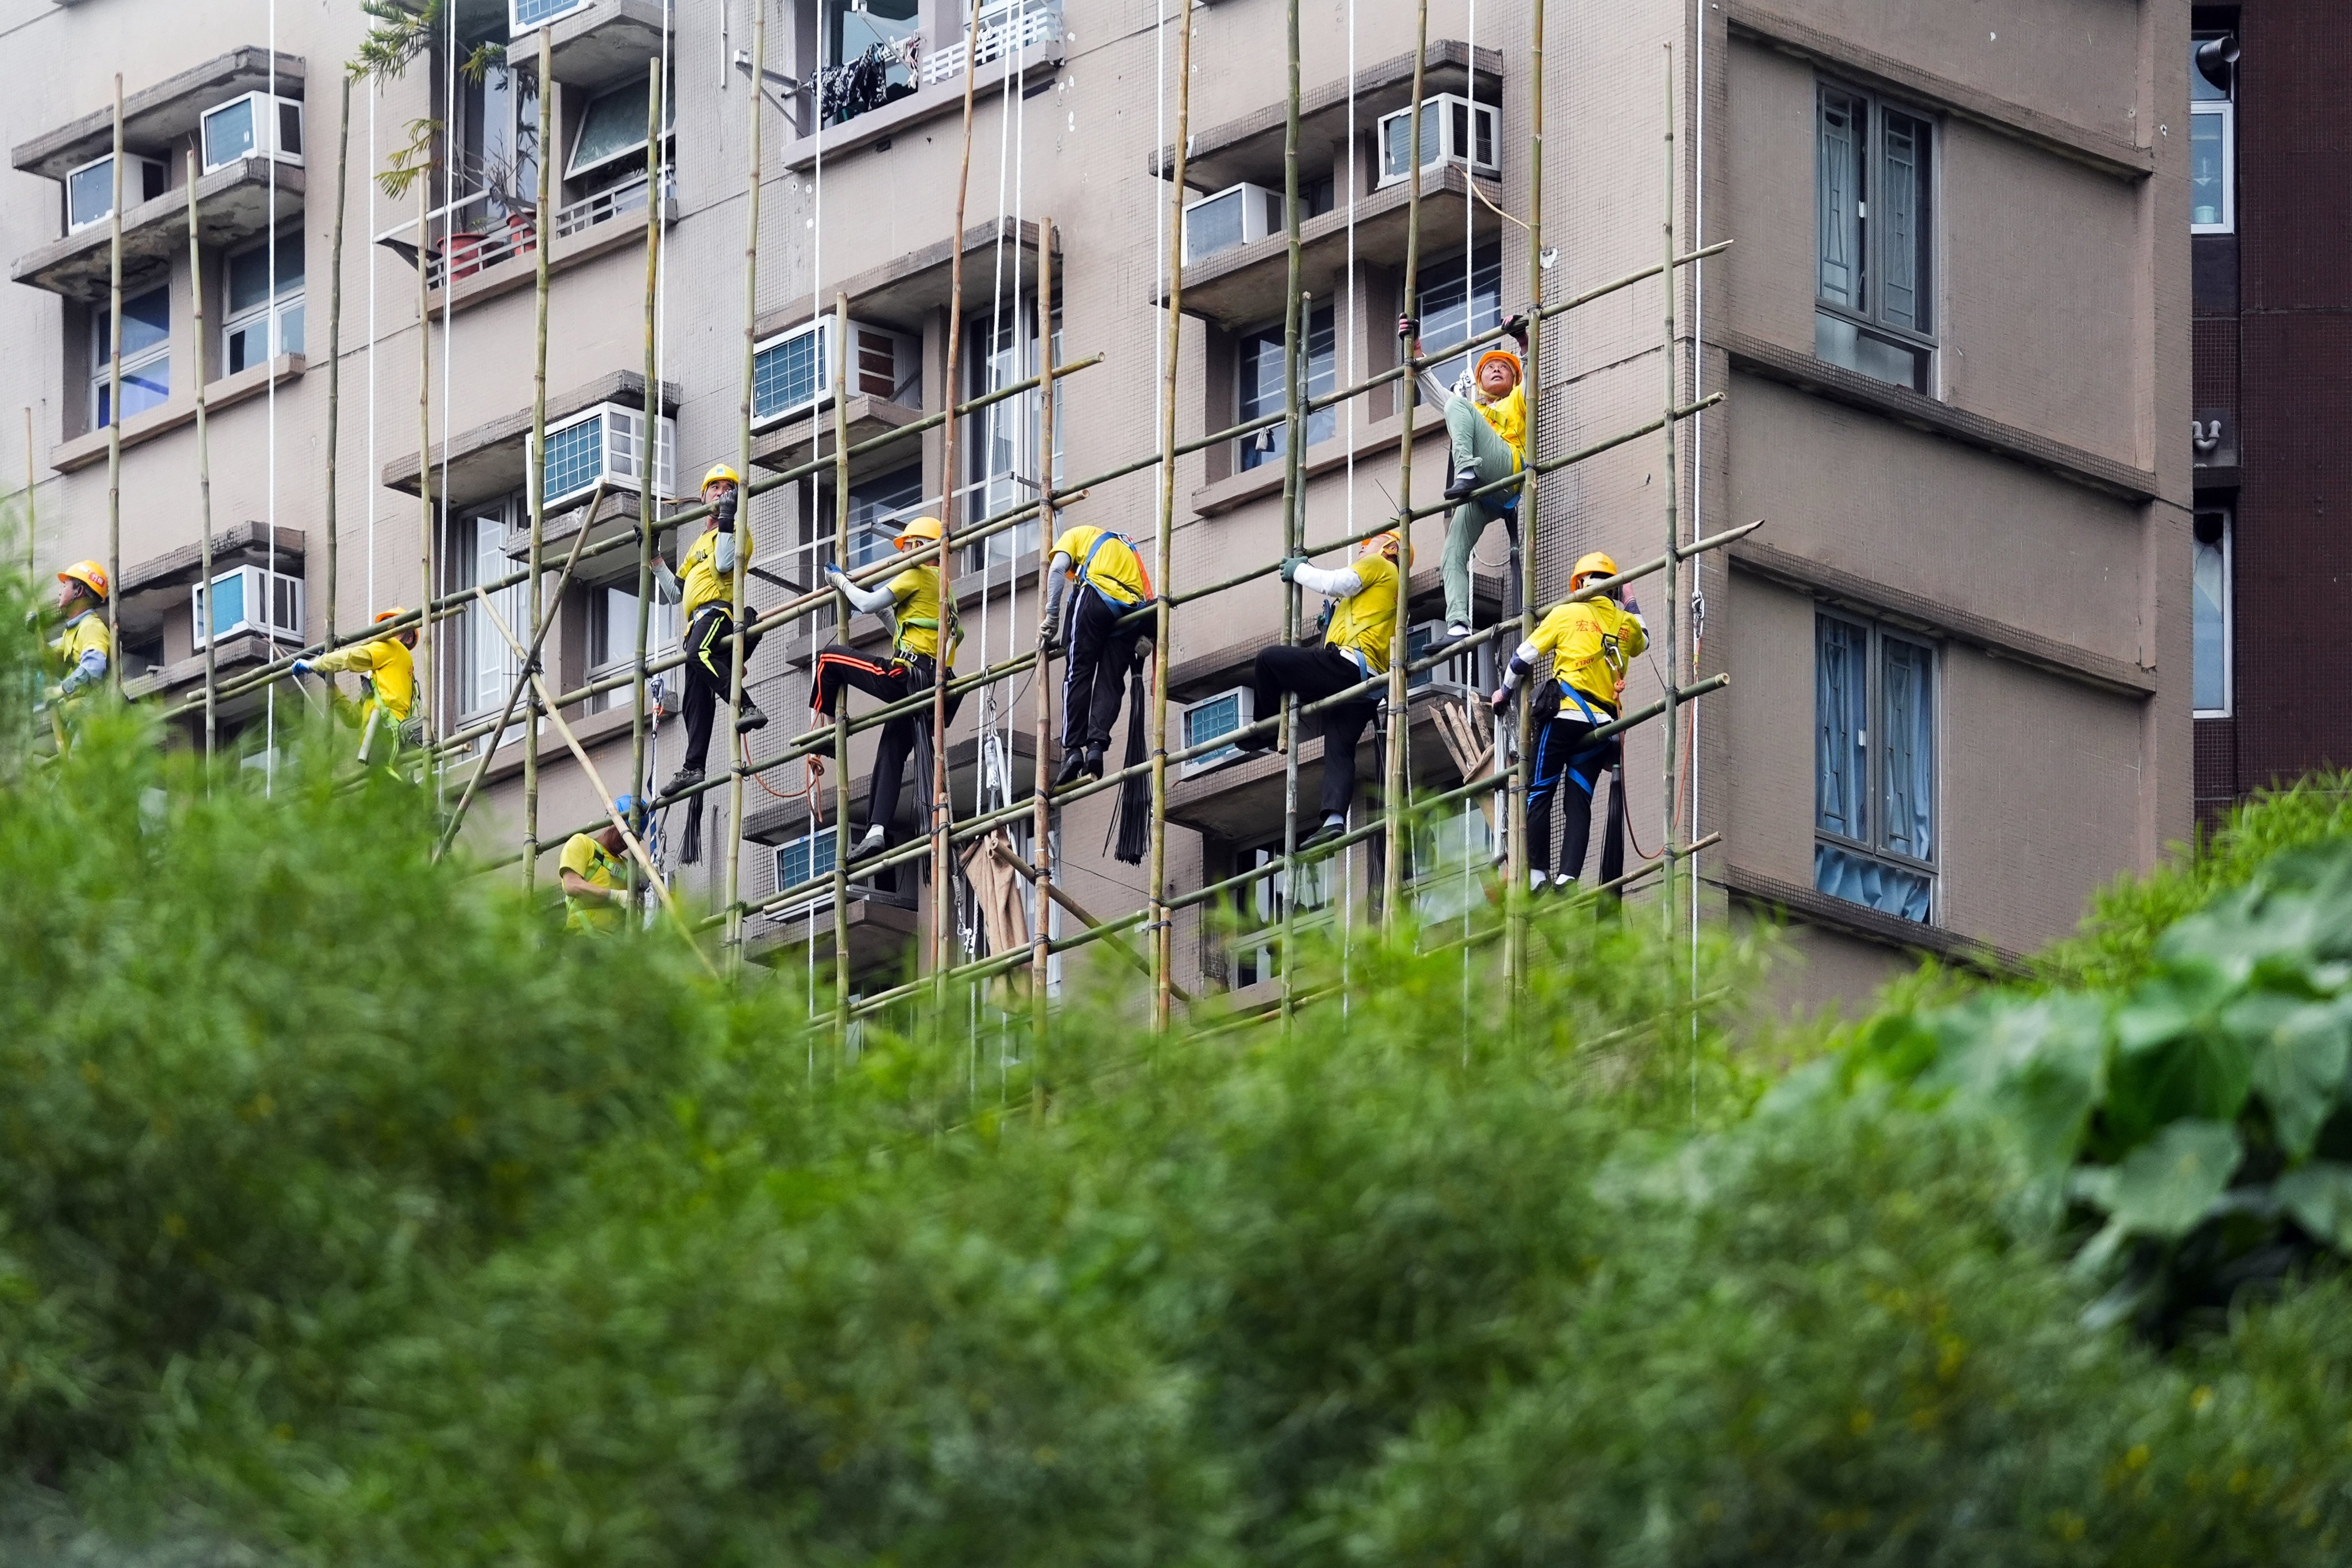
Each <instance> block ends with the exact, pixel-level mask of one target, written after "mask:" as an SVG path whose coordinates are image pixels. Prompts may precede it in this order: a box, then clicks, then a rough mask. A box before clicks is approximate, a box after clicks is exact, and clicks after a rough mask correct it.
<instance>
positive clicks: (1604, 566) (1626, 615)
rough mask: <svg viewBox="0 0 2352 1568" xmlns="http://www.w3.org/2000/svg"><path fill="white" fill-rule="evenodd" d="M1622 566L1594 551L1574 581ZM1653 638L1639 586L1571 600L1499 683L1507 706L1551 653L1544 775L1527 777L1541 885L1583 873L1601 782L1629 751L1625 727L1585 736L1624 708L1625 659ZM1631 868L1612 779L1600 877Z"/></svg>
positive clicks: (1540, 770)
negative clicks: (1556, 816) (1554, 829)
mask: <svg viewBox="0 0 2352 1568" xmlns="http://www.w3.org/2000/svg"><path fill="white" fill-rule="evenodd" d="M1615 575H1617V563H1616V562H1614V561H1612V560H1611V559H1610V558H1609V557H1608V556H1607V555H1604V554H1602V553H1601V552H1599V551H1595V552H1592V553H1591V554H1590V555H1587V556H1585V557H1583V558H1582V559H1581V560H1580V561H1578V562H1577V563H1576V570H1575V572H1574V573H1573V574H1570V577H1569V580H1568V590H1569V592H1570V593H1571V594H1573V593H1575V592H1577V591H1578V590H1579V589H1580V588H1582V587H1583V586H1584V585H1585V584H1588V583H1591V582H1592V581H1594V580H1596V579H1599V578H1605V577H1614V576H1615ZM1649 646H1650V632H1649V627H1648V626H1645V625H1644V624H1643V620H1642V607H1641V606H1640V605H1637V604H1635V603H1634V602H1633V598H1632V597H1631V596H1630V595H1629V596H1627V597H1626V599H1625V600H1624V602H1623V603H1622V604H1620V603H1619V602H1618V599H1617V596H1616V595H1614V594H1604V595H1600V596H1598V597H1595V598H1591V599H1587V600H1585V601H1584V602H1582V603H1580V604H1567V605H1560V606H1559V608H1558V609H1556V610H1554V611H1552V613H1551V614H1549V615H1548V616H1545V617H1544V618H1543V621H1542V623H1541V624H1540V625H1538V626H1537V627H1536V632H1535V636H1533V637H1529V638H1528V640H1527V641H1525V642H1523V643H1521V644H1520V645H1519V646H1518V649H1517V652H1515V653H1514V654H1512V656H1511V663H1510V668H1508V669H1507V670H1506V671H1505V672H1504V674H1503V684H1502V685H1501V686H1499V687H1497V688H1496V690H1495V698H1494V702H1495V711H1496V713H1501V712H1502V711H1503V710H1505V709H1507V708H1508V707H1509V706H1510V704H1511V701H1512V696H1511V694H1512V692H1513V690H1514V689H1516V688H1517V686H1518V684H1519V682H1520V681H1522V680H1524V679H1527V678H1528V675H1529V674H1531V673H1532V672H1533V671H1534V669H1535V664H1536V660H1538V659H1539V658H1544V657H1545V656H1546V655H1549V656H1550V658H1551V674H1552V678H1551V680H1550V681H1549V683H1548V685H1547V687H1546V689H1543V690H1540V691H1538V693H1537V694H1536V696H1535V699H1534V704H1533V708H1532V710H1531V712H1532V714H1533V715H1534V717H1535V719H1536V720H1537V723H1536V754H1535V768H1534V773H1535V776H1534V778H1533V780H1532V781H1531V782H1530V783H1529V784H1528V880H1529V882H1530V883H1531V884H1532V885H1533V886H1534V887H1536V888H1541V887H1542V886H1543V885H1544V883H1545V881H1546V879H1547V878H1549V879H1550V881H1551V883H1552V885H1553V886H1554V887H1558V888H1570V887H1573V886H1575V884H1576V879H1578V878H1579V877H1580V876H1582V875H1583V874H1584V854H1585V850H1586V848H1587V847H1588V846H1589V844H1590V842H1591V835H1592V790H1593V786H1594V785H1595V784H1599V783H1600V781H1601V773H1603V772H1604V771H1605V770H1607V769H1609V768H1611V767H1613V766H1615V765H1616V763H1617V761H1618V759H1619V758H1620V757H1621V756H1622V754H1623V744H1622V736H1619V735H1610V736H1607V737H1605V738H1603V739H1601V740H1599V741H1593V742H1588V741H1587V740H1586V739H1585V737H1586V736H1587V735H1589V734H1591V732H1592V731H1595V730H1597V729H1599V728H1600V727H1601V725H1603V724H1606V723H1608V722H1610V721H1612V720H1613V719H1615V718H1616V717H1617V710H1618V704H1619V701H1620V700H1621V697H1622V693H1623V691H1624V689H1625V666H1626V664H1627V662H1628V661H1629V660H1631V659H1633V658H1635V657H1636V656H1637V655H1639V654H1640V653H1641V652H1642V651H1643V649H1644V648H1646V647H1649ZM1563 780H1565V787H1563V782H1562V781H1563ZM1555 795H1558V796H1559V797H1560V808H1559V811H1560V819H1561V843H1560V857H1559V874H1558V875H1557V876H1552V875H1551V803H1552V797H1553V796H1555ZM1624 869H1625V803H1624V800H1623V798H1622V795H1620V794H1619V793H1618V792H1617V791H1616V790H1613V789H1612V791H1610V795H1609V826H1608V828H1607V831H1606V835H1605V837H1604V838H1603V840H1602V843H1601V880H1602V881H1604V882H1613V881H1615V880H1616V879H1617V878H1618V877H1619V876H1620V875H1621V874H1622V872H1623V871H1624Z"/></svg>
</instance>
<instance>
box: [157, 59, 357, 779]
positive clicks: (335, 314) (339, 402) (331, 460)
mask: <svg viewBox="0 0 2352 1568" xmlns="http://www.w3.org/2000/svg"><path fill="white" fill-rule="evenodd" d="M340 75H341V79H342V87H343V107H342V118H341V121H339V122H338V128H337V132H336V140H335V234H334V239H333V241H332V243H331V245H330V247H329V254H330V257H331V259H330V260H329V262H328V268H327V498H326V505H325V507H324V508H323V510H322V513H321V516H320V522H321V524H322V525H323V526H324V528H325V530H326V534H327V615H326V641H327V646H328V647H334V646H335V602H336V600H337V598H338V597H339V596H340V595H341V580H340V579H339V577H338V575H337V573H338V571H339V566H338V563H337V560H336V549H337V543H338V534H337V531H336V505H337V497H338V480H339V478H340V475H341V466H340V464H339V462H338V458H339V457H340V456H341V450H342V447H341V434H342V406H343V222H344V219H345V217H346V216H347V215H348V213H349V209H350V205H351V178H352V73H351V72H350V71H348V70H346V71H343V72H341V73H340ZM188 183H189V184H192V185H193V184H195V177H194V174H191V175H190V176H189V180H188ZM193 199H194V198H193V197H191V200H192V201H193ZM194 226H195V225H194V220H193V218H192V219H191V221H190V223H189V227H190V228H194ZM190 243H191V244H193V243H194V239H193V237H191V241H190ZM197 298H198V299H200V300H201V299H202V298H203V296H202V295H201V294H199V295H198V296H197ZM204 341H205V339H204V334H203V333H202V332H199V333H197V334H196V342H198V343H199V344H201V343H202V342H204ZM271 346H272V347H273V348H274V347H276V346H277V345H275V344H274V343H273V344H272V345H271ZM199 444H201V443H199ZM211 528H212V525H211V523H210V522H209V521H207V522H206V523H205V531H206V532H207V533H209V532H210V531H211ZM211 581H212V576H211V568H210V567H209V566H208V567H206V569H205V582H207V583H209V582H211ZM368 607H369V609H370V610H373V608H374V606H373V605H370V606H368ZM361 618H362V620H364V619H366V616H364V615H363V616H362V617H361ZM205 640H206V642H207V645H209V643H210V640H211V639H210V638H207V639H205ZM211 684H212V667H211V666H210V665H209V664H207V665H206V666H205V686H206V688H207V696H209V689H210V686H211ZM207 744H208V745H209V742H207Z"/></svg>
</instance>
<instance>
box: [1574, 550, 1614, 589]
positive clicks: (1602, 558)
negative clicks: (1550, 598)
mask: <svg viewBox="0 0 2352 1568" xmlns="http://www.w3.org/2000/svg"><path fill="white" fill-rule="evenodd" d="M1615 575H1617V563H1616V562H1615V561H1614V560H1612V559H1611V558H1610V556H1609V554H1608V552H1606V551H1601V550H1596V551H1593V552H1591V554H1589V555H1586V556H1583V557H1582V558H1580V560H1579V561H1578V562H1577V563H1576V570H1575V571H1573V572H1571V573H1570V574H1568V586H1569V591H1570V593H1573V592H1575V591H1576V590H1577V589H1579V588H1580V587H1582V586H1584V580H1585V579H1586V578H1587V577H1614V576H1615Z"/></svg>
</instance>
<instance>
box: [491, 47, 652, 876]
mask: <svg viewBox="0 0 2352 1568" xmlns="http://www.w3.org/2000/svg"><path fill="white" fill-rule="evenodd" d="M539 80H540V89H539V145H540V155H539V204H538V205H537V206H536V207H535V208H534V209H533V210H532V213H531V220H532V222H533V224H534V225H536V226H537V230H538V232H536V233H534V234H533V235H532V237H531V247H530V248H531V252H532V258H533V260H532V268H531V292H532V298H531V319H532V327H533V330H534V337H533V340H532V343H531V359H530V475H529V477H528V478H527V479H526V481H525V482H526V484H527V485H528V486H529V488H530V566H529V568H528V570H529V572H530V588H529V595H530V597H529V600H528V603H529V605H530V608H529V609H528V611H527V612H526V614H525V616H524V620H523V624H524V625H525V626H530V627H532V628H534V635H533V637H532V638H531V646H530V652H529V653H527V654H525V655H523V670H522V673H523V675H524V677H525V678H526V679H529V678H530V677H531V676H533V675H536V674H537V673H538V671H537V668H536V665H537V661H538V658H539V637H538V634H537V628H538V627H539V626H541V623H542V622H543V621H545V620H546V618H547V615H546V601H545V598H544V596H543V595H545V594H546V592H547V560H546V553H547V316H548V307H549V304H550V302H551V291H550V290H549V289H548V286H547V285H548V256H549V253H550V252H551V250H553V249H554V240H555V235H554V226H553V225H552V224H551V223H550V222H549V221H548V220H549V218H550V217H551V216H552V215H553V213H554V211H555V206H554V203H553V201H552V199H551V198H552V196H553V185H552V183H551V182H552V181H553V179H554V177H555V160H554V159H553V158H551V157H549V156H548V154H547V149H549V148H551V147H553V146H554V145H555V134H554V118H553V117H554V113H555V94H554V92H553V91H552V90H551V83H553V81H554V80H555V40H554V37H553V33H552V29H551V28H547V27H541V28H540V30H539ZM454 281H455V279H452V282H453V284H454ZM657 401H658V400H657V398H656V395H655V391H654V388H652V387H651V386H647V387H646V432H647V435H648V439H647V442H646V446H647V447H651V446H652V445H653V442H652V440H651V434H652V432H653V429H654V424H655V420H656V417H657V416H658V412H659V411H658V408H657V407H656V404H657ZM639 457H640V458H643V457H644V454H643V453H640V454H639ZM639 466H640V468H641V469H642V470H643V472H642V474H641V478H640V483H639V484H638V486H637V489H638V493H640V494H644V493H646V492H647V491H649V490H651V489H653V475H652V470H653V467H654V465H653V464H652V463H650V462H641V463H640V465H639ZM594 521H596V513H595V511H594V510H593V508H592V509H591V510H589V512H588V513H587V515H586V516H584V517H583V518H582V519H581V520H580V534H581V537H582V538H583V539H584V538H586V537H587V534H588V529H589V527H590V525H591V524H593V522H594ZM527 714H528V716H527V717H526V718H525V719H524V721H523V736H522V842H523V848H524V851H525V855H524V861H523V868H522V887H523V892H524V894H525V896H526V897H527V896H529V894H530V890H531V889H532V888H533V887H534V886H536V885H537V883H538V880H539V702H538V700H537V699H536V698H535V697H534V698H532V699H531V700H530V704H529V707H528V709H527ZM496 750H497V746H496V744H495V743H493V745H492V747H491V751H492V752H495V751H496ZM485 760H487V756H486V758H485Z"/></svg>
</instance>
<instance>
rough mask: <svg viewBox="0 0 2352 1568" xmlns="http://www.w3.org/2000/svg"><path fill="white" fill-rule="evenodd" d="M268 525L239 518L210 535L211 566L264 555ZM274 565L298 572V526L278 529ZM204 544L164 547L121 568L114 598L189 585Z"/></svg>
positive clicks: (198, 570)
mask: <svg viewBox="0 0 2352 1568" xmlns="http://www.w3.org/2000/svg"><path fill="white" fill-rule="evenodd" d="M269 533H270V531H269V527H268V524H267V523H261V522H240V523H238V524H236V526H235V527H233V528H227V529H223V530H221V531H218V532H216V533H215V534H214V535H213V570H214V571H215V572H220V571H222V570H224V569H226V568H227V567H231V566H241V565H245V564H247V557H248V556H257V557H266V556H267V555H268V552H269V545H270V538H269ZM277 543H278V570H280V571H292V572H295V573H298V574H299V572H300V570H301V566H302V551H303V545H304V540H303V534H302V531H301V530H300V529H299V528H281V529H279V530H278V540H277ZM204 562H205V557H204V546H203V545H202V544H201V543H198V544H183V545H181V546H180V547H179V548H178V549H177V550H167V551H165V552H163V554H161V555H151V556H149V557H148V558H147V559H146V560H144V561H142V562H140V563H137V564H136V565H132V566H125V567H124V568H123V569H122V581H121V582H120V583H118V584H115V586H114V592H115V596H116V597H117V598H118V599H125V600H127V599H129V598H131V597H132V596H133V595H138V594H144V593H149V592H152V591H153V590H156V589H160V588H193V587H194V585H195V582H196V578H197V577H198V576H199V575H201V574H202V573H203V571H204Z"/></svg>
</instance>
